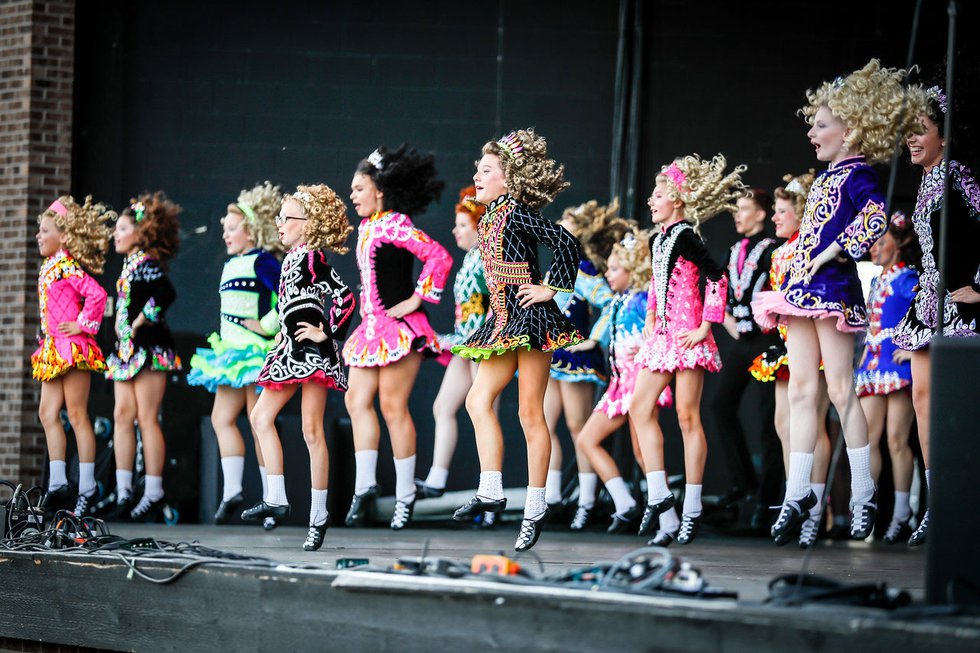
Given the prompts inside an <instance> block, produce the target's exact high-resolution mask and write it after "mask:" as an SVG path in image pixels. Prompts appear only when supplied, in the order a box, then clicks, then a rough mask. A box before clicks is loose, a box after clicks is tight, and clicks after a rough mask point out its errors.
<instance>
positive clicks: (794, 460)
mask: <svg viewBox="0 0 980 653" xmlns="http://www.w3.org/2000/svg"><path fill="white" fill-rule="evenodd" d="M812 472H813V454H812V453H803V452H801V451H791V452H790V454H789V475H788V476H787V477H786V500H787V501H796V500H798V499H802V498H803V497H805V496H806V495H807V493H808V492H809V491H810V490H811V484H810V474H811V473H812Z"/></svg>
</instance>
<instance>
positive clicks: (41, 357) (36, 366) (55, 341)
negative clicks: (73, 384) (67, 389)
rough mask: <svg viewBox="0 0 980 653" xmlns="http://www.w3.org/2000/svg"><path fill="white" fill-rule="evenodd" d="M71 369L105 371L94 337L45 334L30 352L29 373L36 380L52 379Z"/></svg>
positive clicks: (102, 358)
mask: <svg viewBox="0 0 980 653" xmlns="http://www.w3.org/2000/svg"><path fill="white" fill-rule="evenodd" d="M71 369H78V370H86V371H91V372H104V371H105V369H106V365H105V357H104V356H103V355H102V350H101V349H99V346H98V345H97V344H96V343H95V339H94V338H92V337H87V338H77V337H76V338H68V337H66V338H52V337H51V336H47V337H46V338H45V339H44V341H43V342H42V343H41V346H40V347H38V348H37V351H35V352H34V353H33V354H31V374H32V375H33V377H34V378H35V379H37V380H38V381H53V380H54V379H57V378H59V377H61V376H64V375H65V374H67V373H68V371H69V370H71Z"/></svg>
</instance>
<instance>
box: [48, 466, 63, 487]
mask: <svg viewBox="0 0 980 653" xmlns="http://www.w3.org/2000/svg"><path fill="white" fill-rule="evenodd" d="M62 485H68V477H67V476H66V475H65V461H64V460H52V461H51V462H49V463H48V489H49V490H53V489H55V488H56V487H61V486H62Z"/></svg>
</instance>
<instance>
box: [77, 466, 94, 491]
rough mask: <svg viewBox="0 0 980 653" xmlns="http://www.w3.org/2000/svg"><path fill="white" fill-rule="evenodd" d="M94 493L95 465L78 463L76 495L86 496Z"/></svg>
mask: <svg viewBox="0 0 980 653" xmlns="http://www.w3.org/2000/svg"><path fill="white" fill-rule="evenodd" d="M93 492H95V463H78V493H79V494H83V495H85V496H88V495H90V494H92V493H93Z"/></svg>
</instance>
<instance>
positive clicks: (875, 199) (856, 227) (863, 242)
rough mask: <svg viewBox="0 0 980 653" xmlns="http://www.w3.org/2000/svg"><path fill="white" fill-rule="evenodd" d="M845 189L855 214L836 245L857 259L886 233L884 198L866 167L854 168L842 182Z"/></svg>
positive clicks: (872, 171) (873, 173)
mask: <svg viewBox="0 0 980 653" xmlns="http://www.w3.org/2000/svg"><path fill="white" fill-rule="evenodd" d="M844 190H845V192H846V193H847V194H848V197H849V198H850V200H851V203H852V204H853V205H854V207H855V209H856V210H857V214H855V216H854V217H853V218H852V219H851V221H850V222H848V223H847V225H846V226H845V227H844V231H842V232H841V234H840V236H838V237H837V244H838V245H840V246H841V248H842V249H843V250H844V251H845V252H847V255H848V256H850V257H851V258H853V259H855V260H857V259H859V258H861V257H862V256H864V255H865V254H866V253H867V252H868V250H869V249H871V246H872V245H874V244H875V241H877V240H878V239H879V238H881V237H882V236H883V235H884V234H885V230H886V229H887V228H888V216H886V215H885V197H884V195H882V193H881V190H880V189H879V188H878V176H877V175H876V174H875V172H874V170H872V169H871V168H867V167H863V166H861V167H857V168H855V169H854V171H853V172H851V174H850V175H848V177H847V181H846V182H844Z"/></svg>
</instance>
